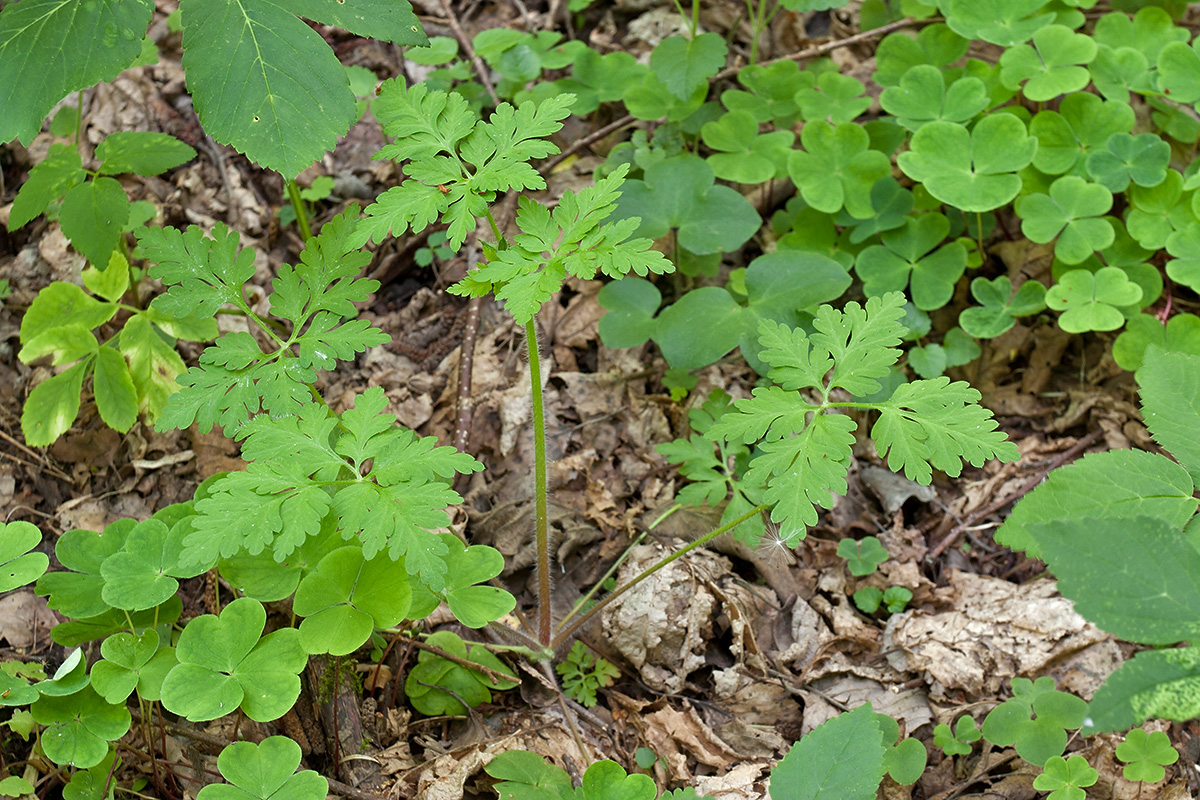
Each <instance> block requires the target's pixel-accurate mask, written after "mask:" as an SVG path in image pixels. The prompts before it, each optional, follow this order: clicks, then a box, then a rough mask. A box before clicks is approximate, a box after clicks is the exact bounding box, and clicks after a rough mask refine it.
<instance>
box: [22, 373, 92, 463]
mask: <svg viewBox="0 0 1200 800" xmlns="http://www.w3.org/2000/svg"><path fill="white" fill-rule="evenodd" d="M91 369H92V360H91V359H90V358H89V359H84V360H83V361H80V362H79V363H78V364H76V365H75V366H73V367H71V368H70V369H68V370H67V371H66V372H60V373H59V374H57V375H55V376H54V377H53V378H49V379H47V380H44V381H42V382H41V383H39V384H38V385H37V386H35V387H34V388H33V391H32V392H30V393H29V397H27V398H25V408H24V410H23V411H22V412H21V432H22V433H23V434H24V435H25V443H26V444H28V445H29V446H31V447H48V446H49V445H51V444H53V443H54V441H55V440H56V439H57V438H58V437H59V436H62V435H63V434H64V433H66V432H67V430H68V429H69V428H70V427H71V423H73V422H74V421H75V418H76V417H77V416H79V392H80V391H82V389H83V379H84V378H85V377H87V376H88V374H89V373H90V372H91Z"/></svg>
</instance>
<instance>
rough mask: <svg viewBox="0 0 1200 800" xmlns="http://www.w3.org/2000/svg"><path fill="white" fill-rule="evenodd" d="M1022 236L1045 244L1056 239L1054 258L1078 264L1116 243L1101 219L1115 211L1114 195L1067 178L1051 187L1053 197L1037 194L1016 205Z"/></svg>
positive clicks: (1094, 185)
mask: <svg viewBox="0 0 1200 800" xmlns="http://www.w3.org/2000/svg"><path fill="white" fill-rule="evenodd" d="M1016 207H1017V214H1018V215H1019V216H1020V217H1021V232H1022V233H1024V234H1025V235H1026V236H1028V237H1029V239H1030V240H1031V241H1034V242H1038V243H1041V244H1045V243H1046V242H1049V241H1051V240H1052V239H1054V238H1055V237H1056V236H1057V237H1058V241H1056V242H1055V243H1054V255H1055V257H1056V258H1058V259H1060V260H1062V262H1063V263H1064V264H1078V263H1080V262H1082V261H1083V260H1084V259H1086V258H1087V257H1088V256H1090V255H1091V254H1092V253H1094V252H1095V251H1097V250H1103V249H1104V248H1106V247H1108V246H1109V245H1110V244H1112V243H1113V238H1114V237H1115V235H1116V233H1115V231H1114V230H1113V226H1112V224H1111V223H1110V222H1109V221H1108V220H1107V219H1103V218H1102V215H1103V214H1105V213H1107V212H1108V210H1109V209H1110V208H1112V192H1110V191H1109V190H1108V189H1106V188H1104V187H1103V186H1101V185H1099V184H1096V183H1088V182H1087V181H1085V180H1084V179H1083V178H1077V177H1075V176H1074V175H1068V176H1066V177H1063V178H1059V179H1058V180H1056V181H1055V182H1054V183H1052V184H1050V194H1048V195H1047V194H1042V193H1040V192H1036V193H1034V194H1028V195H1025V196H1024V197H1022V198H1021V199H1020V200H1018V201H1017V206H1016Z"/></svg>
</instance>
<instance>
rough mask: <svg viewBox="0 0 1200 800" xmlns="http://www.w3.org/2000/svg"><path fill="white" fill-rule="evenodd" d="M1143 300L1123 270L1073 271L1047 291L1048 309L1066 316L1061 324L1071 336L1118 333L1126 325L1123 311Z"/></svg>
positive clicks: (1111, 268) (1140, 291)
mask: <svg viewBox="0 0 1200 800" xmlns="http://www.w3.org/2000/svg"><path fill="white" fill-rule="evenodd" d="M1141 298H1142V289H1141V287H1140V286H1138V285H1137V284H1136V283H1134V282H1133V281H1131V280H1129V277H1128V276H1127V275H1126V274H1125V271H1124V270H1122V269H1121V268H1119V267H1102V268H1101V269H1099V270H1097V271H1096V272H1090V271H1088V270H1086V269H1073V270H1071V271H1070V272H1068V273H1066V274H1064V275H1063V276H1062V277H1061V278H1060V279H1059V281H1058V283H1056V284H1055V285H1054V286H1051V287H1050V288H1049V289H1047V290H1046V305H1047V306H1049V307H1050V308H1052V309H1054V310H1055V311H1062V312H1063V314H1062V316H1060V317H1059V318H1058V324H1059V327H1061V328H1062V329H1063V330H1064V331H1067V332H1068V333H1083V332H1085V331H1112V330H1116V329H1117V328H1119V327H1121V326H1122V325H1123V324H1125V315H1124V314H1122V313H1121V312H1120V311H1119V310H1118V309H1119V307H1121V306H1129V305H1132V304H1134V303H1136V302H1137V301H1138V300H1140V299H1141Z"/></svg>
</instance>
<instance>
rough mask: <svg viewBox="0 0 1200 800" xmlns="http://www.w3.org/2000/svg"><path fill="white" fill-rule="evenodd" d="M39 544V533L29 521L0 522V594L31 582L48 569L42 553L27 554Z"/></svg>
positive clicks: (48, 559)
mask: <svg viewBox="0 0 1200 800" xmlns="http://www.w3.org/2000/svg"><path fill="white" fill-rule="evenodd" d="M41 543H42V532H41V531H39V530H38V529H37V527H35V526H34V525H32V524H31V523H28V522H21V521H17V522H9V523H7V524H5V523H3V522H0V594H2V593H4V592H11V591H12V590H13V589H16V588H18V587H20V586H24V585H25V584H27V583H33V582H34V581H36V580H37V579H38V578H40V577H41V576H42V574H43V573H45V571H46V568H47V567H48V566H50V557H49V556H47V555H46V554H45V553H30V552H29V551H30V550H32V549H33V548H35V547H37V546H38V545H39V544H41Z"/></svg>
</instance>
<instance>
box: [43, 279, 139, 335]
mask: <svg viewBox="0 0 1200 800" xmlns="http://www.w3.org/2000/svg"><path fill="white" fill-rule="evenodd" d="M116 313H117V305H116V304H115V303H102V302H100V301H99V300H97V299H96V298H94V297H89V296H88V295H87V293H85V292H84V291H83V289H80V288H79V287H78V286H76V285H75V284H73V283H63V282H62V281H55V282H54V283H51V284H50V285H49V286H47V287H46V288H45V289H42V290H41V291H40V292H38V295H37V297H35V298H34V300H33V305H31V306H30V307H29V309H28V310H27V311H26V312H25V316H24V317H22V318H21V343H22V344H26V343H28V342H30V341H32V340H33V339H34V338H36V337H37V336H40V335H41V334H43V333H46V332H47V331H51V330H53V329H54V328H57V327H59V326H61V325H63V324H64V322H67V321H69V322H70V324H75V325H79V326H81V327H83V328H84V329H87V330H90V329H92V328H98V327H100V326H101V325H103V324H104V323H105V322H108V321H109V320H110V319H112V318H113V316H114V315H115V314H116Z"/></svg>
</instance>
